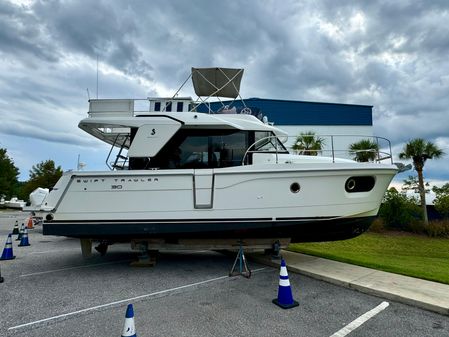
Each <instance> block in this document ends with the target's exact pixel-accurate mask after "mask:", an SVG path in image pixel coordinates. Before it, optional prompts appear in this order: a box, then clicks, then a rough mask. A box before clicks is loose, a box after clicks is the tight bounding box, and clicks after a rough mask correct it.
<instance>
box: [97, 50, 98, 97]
mask: <svg viewBox="0 0 449 337" xmlns="http://www.w3.org/2000/svg"><path fill="white" fill-rule="evenodd" d="M97 99H98V54H97Z"/></svg>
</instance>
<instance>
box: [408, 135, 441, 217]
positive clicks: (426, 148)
mask: <svg viewBox="0 0 449 337" xmlns="http://www.w3.org/2000/svg"><path fill="white" fill-rule="evenodd" d="M443 155H444V152H443V150H441V149H440V148H438V147H437V146H436V145H435V144H433V143H432V142H428V141H426V140H424V139H422V138H416V139H412V140H410V141H409V142H408V143H407V144H405V146H404V149H403V152H401V153H400V154H399V158H400V159H412V160H413V166H414V168H415V170H416V172H417V173H418V189H419V196H420V200H421V208H422V212H423V220H424V224H425V225H426V226H427V225H428V224H429V219H428V217H427V208H426V192H425V187H424V175H423V170H424V164H425V163H426V161H427V160H428V159H438V158H441V157H442V156H443Z"/></svg>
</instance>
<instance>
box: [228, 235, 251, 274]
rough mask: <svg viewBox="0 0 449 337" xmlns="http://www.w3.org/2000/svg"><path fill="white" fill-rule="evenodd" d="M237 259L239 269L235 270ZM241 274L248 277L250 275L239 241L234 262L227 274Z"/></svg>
mask: <svg viewBox="0 0 449 337" xmlns="http://www.w3.org/2000/svg"><path fill="white" fill-rule="evenodd" d="M237 261H238V262H239V270H238V271H236V270H235V267H236V266H237ZM236 275H242V276H243V277H246V278H250V277H251V269H249V268H248V265H247V264H246V259H245V253H244V252H243V246H242V242H241V241H240V248H239V252H238V253H237V256H236V258H235V261H234V264H233V265H232V269H231V271H230V272H229V276H236Z"/></svg>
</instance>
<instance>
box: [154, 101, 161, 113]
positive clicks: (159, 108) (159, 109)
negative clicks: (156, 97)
mask: <svg viewBox="0 0 449 337" xmlns="http://www.w3.org/2000/svg"><path fill="white" fill-rule="evenodd" d="M154 111H161V102H154Z"/></svg>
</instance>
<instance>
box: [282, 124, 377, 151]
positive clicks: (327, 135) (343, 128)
mask: <svg viewBox="0 0 449 337" xmlns="http://www.w3.org/2000/svg"><path fill="white" fill-rule="evenodd" d="M275 126H276V127H278V128H279V129H282V130H284V131H286V132H287V133H288V135H289V138H288V141H287V142H286V143H284V145H285V146H287V147H288V148H289V150H290V149H291V147H292V145H293V144H294V142H295V139H296V136H298V135H299V134H300V133H301V132H308V131H313V132H315V134H316V135H318V136H319V137H320V138H322V139H324V146H323V152H322V154H323V155H328V156H331V155H332V153H331V145H332V143H333V145H334V151H336V152H335V156H336V157H339V158H348V159H349V158H352V157H351V156H350V154H349V152H348V148H349V146H350V145H351V144H352V143H355V142H357V141H359V140H362V139H367V138H369V137H372V136H373V128H372V126H369V125H277V124H275ZM331 136H332V137H331ZM380 145H381V146H382V144H380Z"/></svg>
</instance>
